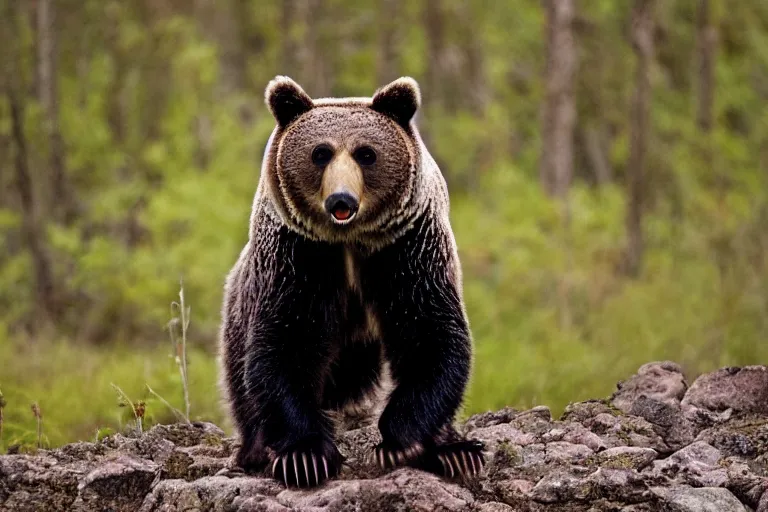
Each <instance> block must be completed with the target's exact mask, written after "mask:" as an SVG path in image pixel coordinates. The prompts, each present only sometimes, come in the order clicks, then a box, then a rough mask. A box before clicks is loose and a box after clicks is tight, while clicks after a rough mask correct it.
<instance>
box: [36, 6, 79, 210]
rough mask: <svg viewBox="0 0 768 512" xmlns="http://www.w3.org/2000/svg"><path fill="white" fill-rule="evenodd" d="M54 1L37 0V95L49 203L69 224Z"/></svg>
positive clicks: (70, 202)
mask: <svg viewBox="0 0 768 512" xmlns="http://www.w3.org/2000/svg"><path fill="white" fill-rule="evenodd" d="M54 20H55V10H54V3H53V0H38V1H37V69H38V71H37V76H38V82H37V97H38V100H39V101H40V105H41V106H42V107H43V111H44V112H45V131H46V134H47V136H48V141H49V153H48V154H49V157H48V163H49V165H50V173H51V174H50V175H51V204H52V205H53V211H54V213H55V216H56V217H57V218H58V219H60V220H63V221H64V223H65V224H68V223H70V222H72V220H74V217H75V215H76V214H77V208H76V205H75V201H74V197H73V193H72V189H71V186H70V183H69V180H68V178H67V170H66V164H65V157H64V141H63V139H62V136H61V130H60V129H59V99H58V94H59V93H58V81H57V75H56V73H57V69H56V68H57V59H58V52H57V44H56V27H55V22H54Z"/></svg>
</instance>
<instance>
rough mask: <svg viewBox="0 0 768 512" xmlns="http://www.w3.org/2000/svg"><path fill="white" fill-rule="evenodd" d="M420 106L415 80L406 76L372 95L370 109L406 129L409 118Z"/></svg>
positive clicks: (419, 94)
mask: <svg viewBox="0 0 768 512" xmlns="http://www.w3.org/2000/svg"><path fill="white" fill-rule="evenodd" d="M419 106H421V92H420V91H419V84H418V83H416V80H414V79H413V78H411V77H409V76H406V77H402V78H398V79H397V80H395V81H394V82H391V83H389V84H387V85H385V86H384V87H382V88H381V89H379V90H378V91H376V93H375V94H374V95H373V100H372V101H371V108H372V109H373V110H375V111H376V112H379V113H381V114H384V115H385V116H387V117H390V118H392V119H394V120H395V122H397V124H399V125H400V126H402V127H403V128H407V127H408V123H410V122H411V118H412V117H413V115H414V114H415V113H416V111H417V110H419Z"/></svg>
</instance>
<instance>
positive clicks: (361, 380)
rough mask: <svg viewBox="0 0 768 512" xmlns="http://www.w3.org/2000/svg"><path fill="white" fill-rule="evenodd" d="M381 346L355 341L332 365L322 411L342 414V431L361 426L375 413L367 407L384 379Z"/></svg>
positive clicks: (326, 382) (327, 379) (374, 343)
mask: <svg viewBox="0 0 768 512" xmlns="http://www.w3.org/2000/svg"><path fill="white" fill-rule="evenodd" d="M381 364H382V354H381V344H380V342H378V341H363V340H359V341H352V342H349V343H347V344H345V345H344V346H343V347H342V349H341V352H340V353H339V356H338V358H337V359H336V360H335V361H334V362H333V364H332V365H331V368H330V371H329V373H328V376H327V378H326V381H325V386H324V390H323V402H322V403H323V406H322V407H323V409H324V410H330V411H335V412H338V413H339V416H340V420H341V424H342V427H346V429H348V428H354V427H358V426H362V424H363V423H364V422H365V421H366V420H367V419H369V417H370V415H371V414H372V413H373V412H374V411H372V410H368V408H367V407H366V404H365V403H364V402H365V401H366V399H367V398H369V397H370V396H371V395H372V394H373V393H375V392H376V391H377V388H378V386H379V380H380V377H381Z"/></svg>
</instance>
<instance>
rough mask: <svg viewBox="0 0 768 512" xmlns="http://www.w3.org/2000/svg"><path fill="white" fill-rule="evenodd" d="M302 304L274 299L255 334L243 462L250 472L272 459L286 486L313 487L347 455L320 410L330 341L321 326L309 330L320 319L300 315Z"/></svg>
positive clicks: (251, 341)
mask: <svg viewBox="0 0 768 512" xmlns="http://www.w3.org/2000/svg"><path fill="white" fill-rule="evenodd" d="M288 300H290V299H288ZM281 301H282V300H281ZM297 302H298V303H299V304H298V305H299V308H300V301H296V300H294V301H293V302H292V304H285V303H284V304H285V305H287V306H290V310H291V312H288V311H281V309H282V308H280V307H279V306H280V304H276V303H272V304H271V305H270V308H269V311H265V310H262V311H260V313H261V314H260V315H259V316H258V318H257V320H256V321H255V322H254V326H253V327H252V329H251V332H250V333H249V339H248V344H247V346H248V356H247V358H246V367H245V387H246V390H247V393H248V395H249V397H250V401H249V402H250V411H249V416H250V418H252V419H251V421H250V422H249V423H250V425H249V427H246V429H244V430H246V432H245V433H244V435H243V444H242V446H241V448H240V451H239V453H238V455H237V460H238V463H239V464H240V465H241V466H242V467H243V469H245V470H246V471H248V470H260V469H261V467H262V466H263V465H264V463H265V462H268V463H269V468H268V471H269V472H270V474H271V476H273V477H274V478H275V479H277V480H279V481H281V482H283V483H284V484H285V485H286V486H294V485H295V486H297V487H308V486H314V485H318V484H320V483H322V482H323V481H324V480H327V479H328V478H331V477H333V476H335V475H336V474H338V472H339V470H340V469H341V463H342V457H341V454H340V453H339V451H338V449H337V448H336V445H335V443H334V441H333V424H332V422H331V420H330V419H329V418H328V417H326V415H325V414H323V412H322V411H321V409H320V399H321V396H322V382H323V379H324V376H325V371H326V368H327V366H328V359H329V355H328V354H329V343H330V341H329V340H328V339H326V335H324V334H323V331H324V329H323V328H321V327H319V326H318V327H317V328H316V331H315V332H314V333H310V332H309V331H308V329H305V327H307V326H308V325H314V322H313V321H312V320H311V318H308V317H307V313H306V311H305V312H304V313H303V315H301V317H300V318H298V319H297V314H296V313H297V312H296V311H295V310H294V308H295V306H297ZM275 313H277V314H275ZM281 313H282V314H281ZM291 314H292V316H290V315H291ZM289 319H290V321H289Z"/></svg>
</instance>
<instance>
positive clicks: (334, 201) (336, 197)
mask: <svg viewBox="0 0 768 512" xmlns="http://www.w3.org/2000/svg"><path fill="white" fill-rule="evenodd" d="M358 206H359V204H358V201H357V200H356V199H355V198H354V197H352V196H351V195H349V194H346V193H339V194H333V195H332V196H331V197H329V198H328V199H327V200H326V201H325V210H326V211H327V212H328V213H329V214H330V215H331V219H333V221H334V222H335V223H336V224H346V223H348V222H350V221H351V220H352V219H353V218H354V217H355V215H356V214H357V209H358Z"/></svg>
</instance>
